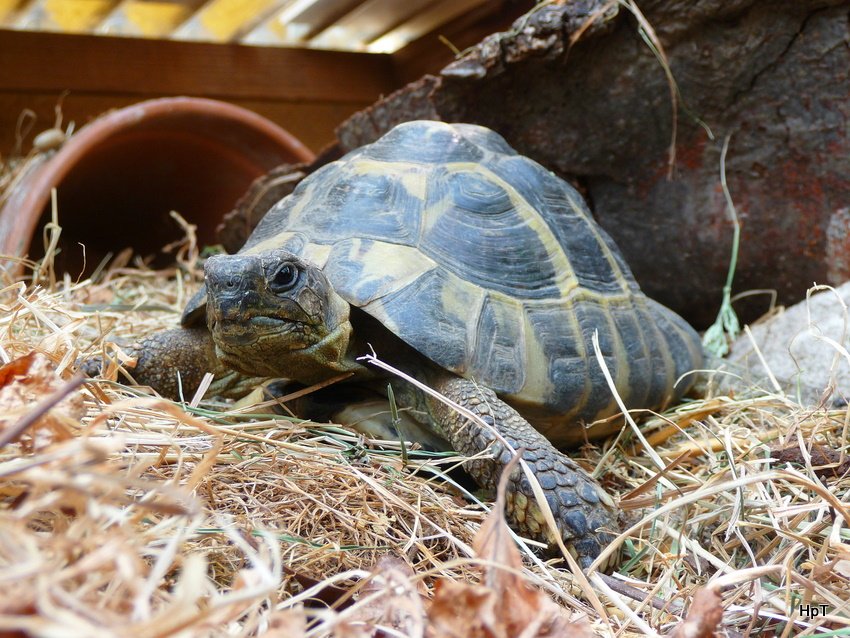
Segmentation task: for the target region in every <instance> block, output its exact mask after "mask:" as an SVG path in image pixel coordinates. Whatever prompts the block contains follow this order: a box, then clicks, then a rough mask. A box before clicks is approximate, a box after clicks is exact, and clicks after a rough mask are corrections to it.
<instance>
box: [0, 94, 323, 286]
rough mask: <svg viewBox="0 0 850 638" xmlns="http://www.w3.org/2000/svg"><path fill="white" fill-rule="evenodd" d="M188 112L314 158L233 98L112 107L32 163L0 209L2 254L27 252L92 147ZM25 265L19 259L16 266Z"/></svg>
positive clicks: (296, 158)
mask: <svg viewBox="0 0 850 638" xmlns="http://www.w3.org/2000/svg"><path fill="white" fill-rule="evenodd" d="M185 115H194V116H200V117H207V118H209V119H210V120H218V121H225V122H226V121H232V122H233V125H234V127H242V128H243V129H247V130H251V131H254V132H256V133H257V134H258V136H261V137H263V138H266V139H268V140H269V141H270V146H278V147H280V148H281V149H282V150H284V149H285V150H286V151H288V152H289V153H291V155H292V156H293V160H292V161H296V162H311V161H313V159H314V158H315V155H314V154H313V152H312V151H311V150H310V149H309V148H307V147H306V146H305V145H304V144H303V143H302V142H301V141H300V140H298V139H297V138H296V137H294V136H293V135H292V134H290V133H289V132H287V131H285V130H284V129H283V128H281V127H279V126H278V125H277V124H275V123H273V122H272V121H270V120H268V119H266V118H265V117H263V116H262V115H259V114H258V113H254V112H253V111H250V110H248V109H245V108H243V107H241V106H237V105H235V104H231V103H229V102H222V101H219V100H213V99H208V98H197V97H184V96H181V97H165V98H157V99H152V100H145V101H142V102H137V103H135V104H131V105H129V106H126V107H121V108H118V109H115V110H113V111H109V112H107V113H105V114H103V115H100V116H98V117H97V118H95V119H93V120H91V121H90V122H88V123H86V124H85V125H84V126H82V127H81V128H80V129H79V131H77V132H75V133H74V134H73V135H72V136H71V137H70V138H69V139H68V140H67V141H66V142H65V143H64V144H63V145H62V147H61V148H59V149H58V150H57V151H56V152H55V153H54V154H53V155H51V156H49V157H47V158H46V159H45V161H43V162H41V163H40V164H39V165H37V166H33V167H32V169H31V176H26V175H25V176H24V178H23V179H22V180H21V184H20V185H19V187H18V188H19V189H20V188H21V187H23V188H24V192H22V193H21V194H20V195H19V196H18V197H15V194H14V193H12V194H11V196H10V197H9V199H7V201H6V203H5V205H4V206H3V207H2V209H0V253H3V254H5V255H9V256H14V257H21V256H24V255H25V254H26V253H27V248H28V246H29V243H30V241H32V238H33V234H34V233H35V230H36V228H37V227H38V223H39V220H40V218H41V212H42V211H43V210H44V208H45V207H46V206H47V205H48V202H49V201H50V192H51V190H52V189H53V188H55V187H56V186H57V185H59V184H60V183H61V182H62V180H63V179H65V177H66V176H67V175H68V174H69V173H70V172H71V171H72V170H73V168H74V167H75V166H76V165H77V164H78V162H80V160H81V159H82V158H83V157H84V156H85V155H86V154H88V153H90V152H91V150H92V149H93V148H97V146H98V145H99V144H101V143H102V142H104V141H106V140H108V139H110V138H112V137H115V136H117V135H120V134H121V133H122V132H124V131H128V130H132V129H133V128H134V127H136V126H138V125H142V124H144V123H145V122H147V121H150V120H158V119H161V120H163V121H167V120H168V119H171V118H179V117H181V116H185ZM281 161H289V160H281ZM270 168H271V167H270ZM12 217H14V219H12ZM22 268H23V264H22V263H21V264H19V265H18V269H19V270H20V269H22Z"/></svg>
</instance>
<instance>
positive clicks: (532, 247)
mask: <svg viewBox="0 0 850 638" xmlns="http://www.w3.org/2000/svg"><path fill="white" fill-rule="evenodd" d="M270 248H285V249H286V250H288V251H290V252H292V253H295V254H297V255H298V256H300V257H302V258H304V259H306V260H308V261H311V262H313V263H314V264H316V265H317V266H319V267H321V268H322V269H323V271H324V273H325V275H326V276H327V278H328V280H329V281H330V282H331V284H332V285H333V286H334V287H335V289H336V291H337V292H338V293H339V294H340V296H342V297H343V298H344V299H345V300H346V301H348V302H349V303H350V304H352V305H353V306H355V307H357V308H361V309H362V310H363V311H365V312H366V313H368V314H369V315H371V316H372V317H375V318H376V319H377V320H379V321H380V322H381V323H382V324H383V325H384V326H385V327H386V328H387V329H388V330H390V331H391V332H392V333H394V334H395V335H397V336H399V337H400V338H401V339H402V340H404V341H405V342H406V343H407V344H409V345H410V346H412V347H413V348H415V349H416V350H417V351H418V352H420V353H421V354H422V355H424V356H426V357H427V358H429V359H430V360H432V361H434V362H436V363H437V364H439V365H440V366H442V367H444V368H446V369H448V370H451V371H452V372H455V373H457V374H459V375H462V376H464V377H467V378H472V379H475V380H476V381H478V382H479V383H481V384H482V385H485V386H487V387H490V388H492V389H493V390H494V391H496V392H497V393H498V394H499V395H500V396H501V397H502V398H504V399H505V400H506V401H508V402H510V403H512V404H513V405H514V406H515V407H517V408H518V409H520V411H521V412H523V414H524V415H525V416H526V417H527V418H529V419H530V420H531V421H532V422H533V423H535V425H536V426H537V427H538V428H539V429H541V431H543V433H544V434H546V435H547V436H548V437H549V438H550V439H552V440H553V442H556V443H558V442H565V441H567V440H575V438H576V431H575V430H576V428H564V427H563V424H564V423H569V422H575V421H577V420H579V419H583V420H586V421H591V420H594V419H597V418H600V417H604V416H607V415H610V414H612V413H614V412H616V410H617V408H616V404H615V402H614V399H613V397H612V394H611V392H610V390H609V388H608V385H607V383H606V381H605V379H604V376H603V373H602V370H601V368H600V366H599V364H598V363H597V360H596V357H595V355H594V350H593V346H592V341H591V339H592V335H593V334H594V332H597V333H598V339H599V347H600V349H601V352H602V354H603V356H604V358H605V362H606V364H607V367H608V369H609V370H610V372H611V375H612V377H613V379H614V382H615V384H616V387H617V389H618V391H619V393H620V395H621V397H622V398H623V400H624V401H625V403H626V405H627V406H629V407H659V406H661V405H662V404H664V403H665V402H667V401H669V400H671V399H672V398H674V397H675V396H677V395H679V394H681V392H682V391H684V390H686V389H687V386H688V385H689V384H687V383H684V384H680V386H679V387H678V388H677V390H674V382H675V381H676V379H677V378H678V377H679V376H680V375H682V374H683V373H685V372H687V371H689V370H691V369H693V368H694V367H696V366H697V365H698V364H699V361H700V359H701V346H700V343H699V338H698V336H697V335H696V333H695V332H694V331H693V329H692V328H691V327H690V326H688V325H687V324H686V323H685V322H684V321H683V320H682V319H681V318H680V317H678V316H677V315H676V314H674V313H673V312H672V311H670V310H668V309H667V308H664V307H663V306H661V305H659V304H657V303H655V302H653V301H651V300H650V299H648V298H647V297H645V296H644V295H643V294H642V293H641V291H640V289H639V287H638V285H637V283H636V282H635V280H634V277H633V276H632V274H631V272H630V271H629V268H628V266H626V264H625V262H624V261H623V258H622V257H621V255H620V252H619V250H618V249H617V247H616V246H615V245H614V243H613V241H612V240H611V238H610V237H609V236H608V234H607V233H606V232H605V231H604V230H602V229H601V228H600V227H599V226H598V225H597V224H596V223H595V222H594V221H593V219H592V217H591V215H590V212H589V211H588V209H587V206H586V205H585V203H584V201H583V200H582V198H581V196H580V195H579V194H578V192H577V191H576V190H575V189H574V188H573V187H572V186H570V185H569V184H567V183H566V182H565V181H564V180H562V179H560V178H559V177H557V176H556V175H554V174H553V173H551V172H550V171H548V170H546V169H545V168H543V167H542V166H540V165H539V164H538V163H536V162H534V161H532V160H530V159H528V158H526V157H523V156H521V155H518V154H517V153H516V152H515V151H514V150H513V149H512V148H511V147H510V146H509V145H508V144H507V142H505V140H504V139H503V138H502V137H501V136H500V135H498V134H497V133H495V132H493V131H491V130H489V129H486V128H484V127H481V126H475V125H470V124H446V123H443V122H432V121H417V122H408V123H405V124H401V125H399V126H397V127H396V128H394V129H393V130H391V131H390V132H389V133H387V134H386V135H385V136H383V137H382V138H381V139H379V140H378V141H376V142H375V143H373V144H370V145H368V146H364V147H362V148H359V149H357V150H355V151H352V152H351V153H349V154H347V155H346V156H344V157H343V158H342V159H340V160H338V161H336V162H333V163H331V164H328V165H326V166H324V167H323V168H321V169H319V170H318V171H316V172H315V173H313V174H312V175H310V176H309V177H307V178H306V179H304V180H303V181H302V182H301V183H300V184H299V185H298V186H297V187H296V189H295V190H294V192H293V193H292V194H291V195H289V196H288V197H286V198H284V199H283V200H281V201H280V202H279V203H278V204H277V205H276V206H274V207H273V208H272V209H271V210H270V211H269V212H268V214H267V215H266V216H265V217H264V218H263V219H262V221H261V222H260V224H259V225H258V226H257V228H256V230H255V231H254V233H253V234H252V235H251V237H250V238H249V240H248V242H247V243H246V245H245V246H244V247H243V249H242V250H241V251H240V252H242V253H256V252H261V251H263V250H267V249H270ZM201 302H202V299H199V300H196V301H195V302H194V303H193V304H190V307H189V308H187V312H186V314H185V315H184V317H185V318H186V321H187V322H191V318H192V317H194V316H197V314H198V313H197V312H195V311H196V310H197V309H198V308H199V307H200V306H199V304H200V303H201ZM378 355H379V356H380V350H379V351H378ZM567 430H571V431H569V432H567Z"/></svg>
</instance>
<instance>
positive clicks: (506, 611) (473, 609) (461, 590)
mask: <svg viewBox="0 0 850 638" xmlns="http://www.w3.org/2000/svg"><path fill="white" fill-rule="evenodd" d="M518 462H519V455H517V456H516V457H514V459H513V460H512V461H511V462H510V463H509V464H508V465H507V466H506V467H505V469H504V471H503V472H502V478H501V480H500V481H499V487H498V492H497V496H496V503H495V504H494V506H493V509H492V510H491V511H490V514H489V515H488V516H487V518H486V519H485V521H484V523H482V525H481V529H480V530H479V531H478V534H477V535H476V536H475V541H474V543H473V548H474V549H475V552H476V554H477V555H478V556H479V558H481V559H483V560H484V561H486V562H485V567H484V568H483V572H484V573H483V576H484V578H483V580H484V583H483V584H482V585H471V584H466V583H456V582H451V581H441V582H438V583H437V587H436V591H435V595H434V601H433V603H432V604H431V607H430V609H429V611H428V620H429V626H428V631H427V633H426V635H427V636H428V637H429V638H455V637H457V638H460V637H462V636H469V637H470V638H514V637H517V638H519V637H522V638H546V637H548V636H553V637H554V636H577V637H584V636H588V637H589V636H591V635H592V634H591V632H590V628H589V627H588V626H587V624H586V623H583V622H582V623H573V622H571V621H570V619H569V616H568V614H567V612H566V611H565V610H564V609H563V608H561V607H560V606H558V605H556V604H555V603H554V602H552V600H550V599H549V598H548V597H547V596H546V595H545V594H544V593H543V592H541V591H540V590H539V589H537V588H535V587H534V586H533V585H532V584H531V583H529V582H528V580H527V579H526V578H525V577H524V576H523V573H522V558H521V556H520V553H519V550H518V549H517V547H516V544H515V543H514V541H513V538H512V537H511V534H510V531H509V529H508V525H507V522H506V521H505V514H504V505H505V491H506V489H507V482H508V477H509V476H510V474H511V472H512V471H513V468H514V467H515V466H516V464H517V463H518Z"/></svg>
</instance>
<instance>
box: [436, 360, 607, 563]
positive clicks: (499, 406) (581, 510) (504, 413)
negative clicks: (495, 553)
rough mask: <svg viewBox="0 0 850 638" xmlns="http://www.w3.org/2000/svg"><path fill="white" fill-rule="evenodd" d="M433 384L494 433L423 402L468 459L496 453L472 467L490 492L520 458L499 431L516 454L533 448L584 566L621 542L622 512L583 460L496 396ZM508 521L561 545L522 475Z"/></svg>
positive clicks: (568, 541) (514, 486)
mask: <svg viewBox="0 0 850 638" xmlns="http://www.w3.org/2000/svg"><path fill="white" fill-rule="evenodd" d="M429 385H430V386H431V387H432V388H433V389H434V390H436V391H437V392H439V393H440V394H442V395H444V396H446V397H447V398H449V399H451V400H452V401H454V402H455V403H457V404H458V405H460V406H461V407H464V408H466V409H468V410H470V411H471V412H473V413H474V414H476V415H477V416H479V417H480V418H481V419H482V420H483V421H484V422H485V423H487V424H488V425H491V426H493V427H483V426H481V425H480V424H479V423H476V422H475V421H473V420H471V419H468V418H466V417H464V416H462V415H461V414H459V413H458V412H457V411H456V410H454V409H452V408H451V407H449V406H447V405H446V404H445V403H443V402H442V401H440V400H438V399H436V398H434V397H431V396H428V395H425V397H424V399H423V402H424V406H425V409H426V411H427V412H428V414H429V415H430V417H431V419H433V423H434V426H435V428H437V429H438V430H439V431H440V433H441V434H442V435H443V436H444V437H445V438H446V439H447V440H448V441H449V442H450V443H451V445H452V447H453V448H454V449H455V450H457V451H458V452H461V453H463V454H466V455H474V454H478V453H480V452H482V451H487V452H489V456H488V457H483V458H480V459H475V460H473V461H470V462H468V463H467V464H466V465H465V468H466V470H467V471H468V472H469V473H470V474H471V475H472V477H473V478H474V479H475V481H476V482H477V483H478V484H479V485H481V486H482V487H484V488H486V489H489V490H493V491H495V488H496V485H497V483H498V480H499V475H500V474H501V472H502V469H503V468H504V467H505V465H507V463H508V461H510V459H511V457H512V456H513V452H512V451H511V450H510V449H509V448H507V447H506V446H505V445H504V444H503V443H502V442H501V441H500V440H499V438H498V436H497V435H496V433H495V432H494V431H493V430H494V429H495V430H496V431H498V433H499V434H500V435H501V436H502V437H503V438H504V439H505V440H506V441H507V443H508V444H509V445H510V446H511V447H512V448H513V449H514V450H518V449H520V448H525V452H524V453H523V459H524V460H525V461H526V462H527V463H528V465H529V467H530V468H531V470H532V471H533V472H534V475H535V476H536V477H537V480H538V482H539V483H540V486H541V487H542V488H543V492H544V494H545V495H546V501H547V503H548V504H549V507H550V508H551V510H552V513H553V514H554V517H555V521H556V523H557V525H558V532H559V533H560V535H561V538H563V540H564V543H565V545H566V546H567V548H572V550H573V551H574V552H575V554H576V556H577V558H578V562H579V564H580V565H581V567H582V568H586V567H588V566H589V565H590V563H591V562H593V559H594V558H596V556H598V555H599V552H600V551H601V549H602V548H603V547H604V546H605V545H607V544H608V543H610V542H611V541H612V540H613V538H614V536H613V532H615V531H616V529H617V511H616V508H615V506H614V504H613V501H612V500H611V497H610V496H609V495H608V494H607V493H605V491H604V490H603V489H602V487H601V486H600V485H599V484H598V483H597V482H596V481H594V480H593V479H592V478H591V477H590V476H589V475H588V474H587V473H586V472H585V471H584V470H582V469H581V468H580V467H579V466H578V465H577V464H576V463H575V461H573V460H572V459H570V458H569V457H567V456H566V455H564V454H562V453H561V452H559V451H558V450H557V449H556V448H555V447H554V446H553V445H552V444H551V443H550V442H549V441H548V440H547V439H546V438H545V437H543V435H541V434H540V433H539V432H537V430H535V429H534V427H533V426H532V425H531V424H530V423H529V422H528V421H526V420H525V419H524V418H523V417H522V416H520V415H519V413H518V412H517V411H516V410H514V409H513V408H512V407H510V406H509V405H507V404H506V403H505V402H504V401H502V400H500V399H499V398H498V397H496V395H495V393H494V392H492V391H491V390H489V389H486V388H481V387H479V386H478V385H476V384H475V383H474V382H472V381H469V380H468V379H462V378H460V377H457V376H454V375H450V374H442V375H436V376H435V377H433V378H430V379H429ZM507 515H508V519H509V521H510V522H511V523H512V524H513V525H514V527H515V528H516V529H517V531H519V532H520V533H521V534H523V535H527V536H529V537H531V538H533V539H535V540H540V541H543V542H546V543H549V544H550V545H552V544H554V543H553V541H554V539H553V538H552V536H551V534H552V532H551V530H550V528H549V527H548V526H547V524H546V522H545V520H544V518H543V515H542V513H541V511H540V508H539V507H538V505H537V502H536V500H535V497H534V493H533V492H532V489H531V485H530V483H529V481H528V479H527V478H525V476H524V474H523V472H522V470H521V469H520V468H517V469H516V470H514V472H513V474H512V476H511V482H510V486H509V489H508V494H507Z"/></svg>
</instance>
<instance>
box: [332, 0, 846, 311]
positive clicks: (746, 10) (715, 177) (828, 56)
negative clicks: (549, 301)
mask: <svg viewBox="0 0 850 638" xmlns="http://www.w3.org/2000/svg"><path fill="white" fill-rule="evenodd" d="M611 4H614V3H610V2H608V0H574V1H571V2H566V3H552V4H544V5H542V6H541V7H540V8H539V9H538V10H536V11H534V12H532V13H531V14H529V15H528V16H526V17H524V18H522V19H520V20H519V21H517V23H516V24H515V25H514V29H513V30H512V31H511V32H508V33H504V34H496V35H494V36H491V37H489V38H487V39H486V40H484V41H483V42H482V43H481V44H479V45H478V46H477V47H475V48H473V49H472V50H471V51H469V52H468V53H467V54H466V55H464V56H463V57H462V58H461V59H459V60H458V61H456V62H455V63H453V64H452V65H450V66H449V67H447V68H446V69H444V70H443V71H442V73H441V74H440V76H439V77H430V76H426V77H425V78H423V79H421V80H420V81H418V82H416V83H414V84H412V85H409V86H408V87H407V88H405V89H402V90H401V91H400V92H398V93H396V94H394V95H391V96H388V97H387V98H385V99H384V100H382V101H381V102H379V103H377V104H376V105H374V106H373V107H371V108H370V109H367V110H366V111H363V112H361V113H359V114H357V115H355V116H353V117H352V118H351V119H350V120H349V121H348V122H346V123H344V124H343V125H342V126H341V127H340V129H339V131H338V137H339V140H340V143H341V145H342V147H343V150H347V149H351V148H355V147H357V146H360V145H362V144H364V143H367V142H371V141H373V140H374V139H376V138H377V137H378V136H380V135H381V134H383V133H384V132H386V131H387V130H389V128H391V127H392V126H393V125H395V124H397V123H398V122H400V121H404V120H409V119H414V118H430V119H443V120H446V121H468V122H477V123H480V124H485V125H487V126H490V127H492V128H494V129H496V130H497V131H499V132H500V133H502V134H503V135H504V136H505V137H506V138H507V139H508V141H509V142H510V143H511V144H512V145H513V146H514V147H515V148H517V150H519V151H520V152H522V153H524V154H527V155H529V156H531V157H533V158H535V159H537V160H538V161H540V162H541V163H543V164H544V165H546V166H548V167H549V168H551V169H553V170H554V171H556V172H558V173H559V174H561V175H563V176H566V177H568V178H573V179H574V180H576V181H577V182H578V184H579V186H580V187H582V188H583V190H584V192H585V193H586V195H587V196H588V199H589V201H590V203H591V205H592V207H593V209H594V211H595V214H596V215H597V217H598V219H599V221H600V223H601V224H602V225H603V226H604V227H605V228H606V229H608V231H609V232H610V233H611V234H612V235H613V236H614V238H615V239H616V241H617V243H618V244H619V245H620V247H621V248H622V250H623V252H624V253H625V254H626V257H627V259H628V261H629V263H630V264H631V266H632V268H633V270H634V272H635V275H636V277H637V278H638V280H639V281H640V283H641V285H642V286H643V288H644V289H645V290H646V291H647V292H648V293H649V294H650V295H651V296H653V297H655V298H656V299H658V300H659V301H661V302H663V303H665V304H667V305H668V306H670V307H672V308H673V309H675V310H677V311H679V312H680V313H682V314H683V315H684V316H685V317H687V318H688V319H690V320H691V321H693V322H694V323H695V324H696V325H698V326H705V325H707V324H708V323H710V322H711V320H712V319H713V318H714V315H715V313H716V310H717V307H718V305H719V301H720V295H721V287H722V285H723V282H724V280H725V274H726V269H727V265H728V262H729V255H730V248H731V238H732V229H731V224H730V221H729V217H728V214H727V210H726V204H725V201H724V198H723V194H722V191H721V188H720V178H719V177H720V176H719V157H720V147H721V144H722V140H723V139H724V137H725V136H727V135H730V134H731V135H732V137H731V142H730V147H729V154H728V158H727V169H726V172H727V177H728V183H729V188H730V190H731V193H732V196H733V198H734V200H735V203H736V206H737V209H738V212H739V215H740V218H741V221H742V224H743V234H742V245H741V253H740V258H739V262H738V271H737V275H736V280H735V288H736V290H746V289H751V288H773V289H776V290H777V291H778V293H779V298H780V300H781V301H783V302H791V301H796V300H798V299H800V298H801V297H802V294H803V291H805V289H806V288H807V287H808V286H810V285H811V284H812V282H818V283H838V282H841V281H844V280H845V279H847V278H848V277H849V276H850V233H848V229H850V212H848V208H847V206H848V204H850V177H848V176H850V152H848V151H850V141H848V135H847V133H848V126H850V125H848V122H849V121H850V119H849V118H848V116H850V78H849V77H848V75H850V46H848V12H850V1H848V0H834V1H828V0H819V1H815V0H774V1H769V0H678V1H677V0H644V1H643V2H640V3H638V4H639V5H640V8H641V10H642V11H643V13H644V15H645V17H646V20H647V21H648V22H649V23H650V24H651V25H652V26H653V27H654V30H655V32H656V33H657V35H658V37H659V39H660V41H661V42H662V44H663V47H664V50H665V52H666V55H667V57H668V59H669V61H670V67H671V69H672V73H673V76H674V77H675V79H676V81H677V83H678V87H679V92H680V94H681V98H682V100H681V102H680V108H679V110H678V129H677V133H676V145H675V150H676V153H675V161H674V163H673V165H672V175H670V174H669V173H670V171H669V169H670V166H669V165H668V156H669V152H668V151H669V146H670V141H671V136H672V135H673V130H674V129H673V122H674V118H673V112H672V108H671V93H670V87H669V85H668V82H667V78H666V76H665V73H664V70H663V68H662V65H661V64H660V63H659V61H658V60H657V59H656V57H655V55H654V54H653V53H652V51H651V50H650V47H649V46H647V44H646V43H645V42H644V41H643V40H642V39H641V37H640V34H639V27H638V22H637V20H636V18H635V17H634V16H632V15H631V14H629V13H628V12H627V11H625V10H624V9H622V8H621V9H619V11H617V9H613V13H612V11H611V10H609V11H608V13H604V12H602V9H603V8H604V7H605V6H608V5H611ZM573 38H575V39H576V42H575V43H574V44H573V45H572V46H571V45H570V43H571V40H572V39H573ZM701 122H702V123H704V124H705V125H706V126H707V127H708V128H710V130H711V131H712V132H713V135H714V139H709V135H708V134H707V132H706V128H705V126H703V125H702V124H701ZM765 308H766V303H765V304H761V305H760V307H759V308H751V309H750V311H749V312H748V313H747V312H745V314H748V315H749V316H750V317H753V316H755V315H756V314H758V313H759V312H760V311H761V310H764V309H765Z"/></svg>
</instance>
